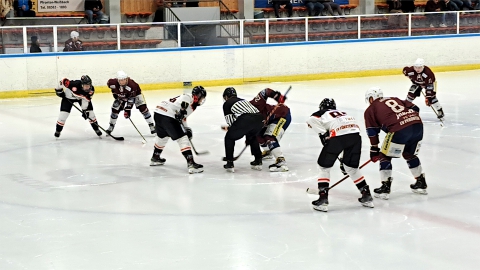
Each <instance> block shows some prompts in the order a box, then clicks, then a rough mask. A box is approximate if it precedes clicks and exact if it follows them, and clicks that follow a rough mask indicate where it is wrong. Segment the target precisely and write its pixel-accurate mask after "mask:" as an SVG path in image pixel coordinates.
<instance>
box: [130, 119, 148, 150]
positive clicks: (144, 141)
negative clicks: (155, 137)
mask: <svg viewBox="0 0 480 270" xmlns="http://www.w3.org/2000/svg"><path fill="white" fill-rule="evenodd" d="M128 120H130V123H132V125H133V127H134V128H135V129H136V130H137V132H138V134H140V136H141V137H142V139H143V140H142V143H143V144H146V143H147V140H145V137H143V135H142V133H140V131H138V128H137V126H135V124H134V123H133V121H132V118H130V117H129V118H128Z"/></svg>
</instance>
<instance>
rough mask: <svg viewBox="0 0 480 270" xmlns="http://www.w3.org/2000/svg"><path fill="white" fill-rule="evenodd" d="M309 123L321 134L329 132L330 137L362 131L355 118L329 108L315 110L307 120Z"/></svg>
mask: <svg viewBox="0 0 480 270" xmlns="http://www.w3.org/2000/svg"><path fill="white" fill-rule="evenodd" d="M307 124H308V126H309V127H310V128H313V130H315V132H317V133H319V134H325V133H326V132H328V133H329V137H330V138H333V137H337V136H342V135H347V134H352V133H360V127H359V126H358V124H357V121H356V120H355V118H354V117H353V116H349V115H347V114H346V113H345V112H341V111H337V110H328V111H325V112H324V113H322V112H321V111H318V112H315V113H314V114H312V116H310V118H309V119H308V120H307Z"/></svg>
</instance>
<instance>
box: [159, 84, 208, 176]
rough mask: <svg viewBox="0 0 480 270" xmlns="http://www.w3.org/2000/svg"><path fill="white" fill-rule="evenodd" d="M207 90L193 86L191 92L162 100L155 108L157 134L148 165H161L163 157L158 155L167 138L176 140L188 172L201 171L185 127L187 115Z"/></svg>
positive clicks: (189, 130)
mask: <svg viewBox="0 0 480 270" xmlns="http://www.w3.org/2000/svg"><path fill="white" fill-rule="evenodd" d="M206 97H207V92H206V91H205V89H204V88H203V87H202V86H195V87H194V88H193V90H192V94H182V95H181V96H177V97H174V98H171V99H169V100H166V101H162V102H161V103H160V105H158V106H157V107H156V108H155V113H154V119H155V125H156V133H157V136H156V138H155V140H156V141H155V147H154V150H153V156H152V158H151V160H150V161H151V163H150V166H158V165H163V164H164V163H165V161H166V160H165V159H164V158H162V157H160V155H161V154H162V152H163V149H164V148H165V145H166V144H167V142H168V139H170V138H172V140H174V141H177V143H178V146H179V147H180V151H181V152H182V155H183V156H184V157H185V159H186V160H187V166H188V172H189V173H201V172H203V165H201V164H197V163H195V161H194V160H193V154H192V150H191V145H190V140H189V138H191V137H192V129H191V128H189V127H187V126H186V125H187V117H188V116H189V115H190V114H192V113H193V112H194V111H195V109H196V108H197V107H198V106H200V105H202V104H203V103H204V102H205V98H206Z"/></svg>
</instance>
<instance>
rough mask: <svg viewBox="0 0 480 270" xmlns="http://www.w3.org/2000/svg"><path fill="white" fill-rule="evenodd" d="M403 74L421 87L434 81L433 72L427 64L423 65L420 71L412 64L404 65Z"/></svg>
mask: <svg viewBox="0 0 480 270" xmlns="http://www.w3.org/2000/svg"><path fill="white" fill-rule="evenodd" d="M403 74H404V75H405V76H407V77H408V78H409V79H410V80H411V81H412V83H413V84H416V85H420V86H423V87H425V86H427V85H429V84H433V83H434V82H435V74H433V72H432V70H431V69H430V68H429V67H427V66H424V67H423V71H422V72H420V73H417V72H416V71H415V69H414V68H413V66H412V67H404V68H403Z"/></svg>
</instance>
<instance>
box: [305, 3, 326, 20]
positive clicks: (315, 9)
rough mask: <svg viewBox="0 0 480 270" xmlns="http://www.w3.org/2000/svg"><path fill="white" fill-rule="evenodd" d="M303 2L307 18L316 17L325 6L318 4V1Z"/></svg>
mask: <svg viewBox="0 0 480 270" xmlns="http://www.w3.org/2000/svg"><path fill="white" fill-rule="evenodd" d="M303 2H304V3H305V6H306V7H307V10H308V16H318V15H320V13H321V12H322V11H323V9H324V8H325V6H324V5H322V3H320V0H304V1H303Z"/></svg>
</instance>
